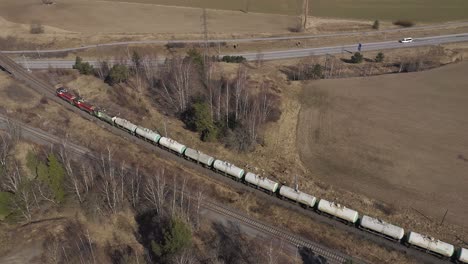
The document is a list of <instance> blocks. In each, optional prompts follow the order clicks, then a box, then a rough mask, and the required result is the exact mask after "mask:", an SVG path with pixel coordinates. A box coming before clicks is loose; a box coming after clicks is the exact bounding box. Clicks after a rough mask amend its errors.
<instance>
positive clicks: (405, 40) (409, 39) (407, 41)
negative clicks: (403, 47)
mask: <svg viewBox="0 0 468 264" xmlns="http://www.w3.org/2000/svg"><path fill="white" fill-rule="evenodd" d="M399 42H400V43H411V42H413V39H412V38H402V39H400V40H399Z"/></svg>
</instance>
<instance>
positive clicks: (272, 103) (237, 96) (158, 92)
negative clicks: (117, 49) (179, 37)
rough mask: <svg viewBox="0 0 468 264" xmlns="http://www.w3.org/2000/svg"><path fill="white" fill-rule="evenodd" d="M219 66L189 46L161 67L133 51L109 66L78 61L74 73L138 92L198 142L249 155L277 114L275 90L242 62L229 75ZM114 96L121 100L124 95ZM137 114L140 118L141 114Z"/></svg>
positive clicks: (278, 109) (276, 93)
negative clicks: (254, 76)
mask: <svg viewBox="0 0 468 264" xmlns="http://www.w3.org/2000/svg"><path fill="white" fill-rule="evenodd" d="M221 63H222V62H221V60H220V59H218V58H217V57H213V56H207V55H204V54H202V53H201V52H200V51H198V50H197V49H195V48H193V49H190V50H189V51H188V52H187V54H186V55H185V56H179V55H175V56H173V57H171V58H166V60H165V62H164V63H162V64H158V62H157V58H156V57H153V56H151V55H147V54H146V55H141V54H140V53H138V52H137V51H133V52H132V53H130V52H129V54H128V56H127V57H126V58H123V59H122V60H121V61H120V62H119V63H117V64H115V65H112V66H111V65H110V64H109V62H108V61H105V60H103V61H100V63H99V66H98V67H96V68H94V67H92V66H91V65H89V63H86V62H83V60H82V59H81V58H79V57H77V60H76V64H75V69H78V70H79V72H80V73H81V74H86V75H95V76H96V77H98V78H100V79H102V80H103V81H105V82H106V83H108V84H109V85H111V86H114V87H116V86H125V87H128V88H130V89H131V90H133V91H136V92H137V93H139V94H143V95H144V96H145V97H148V98H149V99H150V100H151V102H152V103H153V105H154V107H156V108H157V109H158V111H159V112H161V113H163V114H164V115H168V116H171V117H175V118H178V119H180V120H182V121H183V122H184V124H185V126H186V128H187V129H189V130H192V131H196V132H198V133H199V135H200V139H201V140H202V141H209V142H220V143H222V144H224V145H225V146H226V147H228V148H230V149H233V150H238V151H241V152H245V151H251V150H253V149H254V147H255V144H258V143H261V142H262V126H263V125H264V124H266V123H268V122H275V121H277V120H278V119H279V118H280V116H281V110H280V106H281V101H280V96H279V95H278V94H279V90H278V89H277V87H276V85H275V84H274V83H273V82H271V81H263V80H251V79H250V77H249V68H250V67H252V66H251V65H249V64H247V63H245V62H244V61H243V60H234V61H233V63H236V65H237V67H236V70H235V72H234V73H228V72H226V71H225V70H224V69H223V66H222V65H220V64H221ZM119 98H121V99H122V100H121V101H125V97H124V96H122V95H119ZM122 105H125V103H124V102H122ZM136 108H138V107H136ZM136 110H137V109H136ZM137 111H138V112H139V115H144V110H143V111H142V109H140V110H137Z"/></svg>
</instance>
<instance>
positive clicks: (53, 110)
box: [0, 86, 405, 262]
mask: <svg viewBox="0 0 468 264" xmlns="http://www.w3.org/2000/svg"><path fill="white" fill-rule="evenodd" d="M3 88H4V87H2V86H0V91H1V90H2V89H3ZM297 90H298V88H296V92H297ZM88 92H89V93H91V92H92V91H91V90H90V91H85V90H81V93H82V94H85V95H86V93H88ZM87 97H88V98H90V97H91V96H87ZM93 99H96V100H97V98H93ZM28 112H34V113H35V115H36V118H34V119H30V118H28V114H27V113H25V114H21V115H17V116H15V118H18V119H21V120H23V121H28V122H31V124H32V125H34V126H37V127H40V128H42V129H44V130H47V131H49V132H50V133H53V134H57V135H63V134H64V132H68V133H69V136H70V138H71V141H72V142H80V144H81V145H84V146H87V147H89V148H91V149H96V150H99V149H102V147H103V146H108V145H109V146H118V148H119V149H125V157H124V159H125V160H126V163H127V164H130V165H132V166H136V165H137V164H138V165H139V166H140V168H142V169H148V170H149V171H154V170H157V169H160V168H161V167H162V166H164V167H166V168H171V170H174V173H175V174H176V175H184V177H190V179H191V180H192V183H193V184H192V186H198V187H200V186H205V187H204V188H202V189H204V191H205V193H206V195H209V196H214V197H220V198H221V200H222V201H223V203H225V204H231V205H234V206H236V207H239V208H244V209H243V210H245V211H247V212H249V211H253V212H252V214H254V215H256V216H260V215H261V216H262V217H264V219H265V220H266V221H268V222H271V223H272V224H274V225H282V226H291V228H292V230H294V231H297V232H299V233H304V232H311V233H310V234H317V235H320V237H321V239H322V240H323V241H324V242H325V243H327V244H329V245H333V246H335V245H336V246H337V247H339V248H340V249H343V250H345V251H346V252H348V253H352V254H354V252H356V254H359V256H361V257H363V258H365V259H373V258H374V257H373V256H372V255H371V254H370V253H369V252H379V254H378V255H384V254H385V253H384V250H383V249H382V248H380V247H378V246H374V245H369V246H368V247H367V248H369V249H375V250H368V251H362V252H357V249H355V245H356V244H362V243H365V242H364V241H358V240H356V239H355V238H353V239H351V237H350V236H349V235H346V234H341V235H339V234H340V232H339V231H336V230H330V228H329V227H328V226H327V225H322V224H317V223H313V222H312V221H311V220H309V219H307V217H305V216H302V215H300V214H296V213H294V214H290V212H288V211H287V210H286V209H282V208H276V207H274V206H271V207H270V206H269V208H270V209H271V210H268V211H266V212H265V210H264V207H265V204H264V203H263V202H261V201H260V200H258V198H257V196H256V195H254V194H248V193H245V192H238V191H236V190H234V189H232V187H229V186H226V185H225V184H223V183H219V182H216V181H213V180H212V179H210V178H207V177H206V176H203V175H199V173H196V172H194V171H193V170H191V169H190V168H185V167H184V168H182V167H180V166H178V165H177V164H176V163H175V162H173V161H168V160H164V159H161V158H160V157H158V156H157V155H155V154H154V153H151V152H150V151H147V150H146V149H143V148H139V147H137V146H135V145H134V144H132V143H131V142H130V141H128V140H125V139H124V138H122V137H119V136H115V135H112V134H110V133H108V132H107V131H105V130H104V129H102V128H100V127H99V125H96V124H94V123H91V122H88V121H85V120H83V119H82V118H79V117H75V116H74V115H73V114H71V113H68V112H63V111H60V107H59V106H57V105H55V104H54V103H53V102H51V103H49V105H48V107H47V108H35V109H29V110H28ZM66 120H68V121H66ZM64 122H68V123H67V128H66V131H62V129H61V128H60V127H64ZM146 122H150V121H149V120H146ZM171 127H172V128H171V129H174V130H175V129H176V128H175V127H177V125H175V124H172V125H171ZM180 129H181V128H179V129H177V130H180ZM281 133H286V131H283V132H281ZM88 135H93V137H89V136H88ZM184 135H185V134H184ZM176 136H177V134H176ZM179 136H180V137H181V135H179ZM179 136H177V138H178V137H179ZM129 137H130V136H129ZM184 142H185V141H184ZM114 150H116V149H114ZM226 152H227V151H226ZM234 155H235V154H231V155H230V156H234ZM251 156H252V157H255V156H257V155H255V154H252V155H251ZM237 159H241V158H237ZM265 159H266V158H265ZM70 210H71V211H73V209H70ZM277 210H278V211H277ZM276 211H277V212H278V213H276ZM271 212H273V213H274V215H273V216H272V215H271ZM62 214H64V213H62ZM72 214H73V213H70V215H72ZM286 215H291V216H292V217H291V218H290V219H289V220H287V221H283V220H281V219H282V218H283V217H284V216H286ZM276 218H278V219H280V220H278V221H277V219H276ZM124 219H126V220H125V221H123V222H125V223H126V224H125V225H123V226H126V227H128V226H130V227H132V226H133V224H132V223H131V221H129V218H128V217H124ZM293 219H294V221H293ZM296 219H298V220H299V221H296ZM114 220H115V221H114ZM114 220H112V219H110V220H109V221H108V222H105V223H112V224H116V223H117V222H118V221H117V219H114ZM83 221H85V220H83ZM105 223H104V222H103V224H105ZM101 229H102V230H101ZM111 229H112V228H102V225H99V226H95V227H93V228H91V227H90V232H92V236H93V237H95V238H96V239H97V240H99V241H105V240H106V239H109V238H111V234H112V232H113V230H111ZM124 229H125V228H124ZM319 230H320V231H319ZM316 232H317V233H316ZM345 237H346V239H345ZM119 239H120V240H125V241H126V242H127V240H131V238H129V237H119ZM391 255H394V253H391ZM388 256H389V257H390V255H388ZM395 258H396V259H397V260H402V262H405V261H404V259H403V257H401V255H398V256H397V257H395Z"/></svg>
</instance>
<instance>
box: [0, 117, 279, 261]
mask: <svg viewBox="0 0 468 264" xmlns="http://www.w3.org/2000/svg"><path fill="white" fill-rule="evenodd" d="M20 135H21V129H20V128H19V127H18V126H16V125H15V124H14V123H9V127H8V129H7V131H6V133H0V216H2V217H1V218H0V233H1V234H2V237H3V239H0V243H1V244H2V249H1V250H0V260H1V257H2V255H4V254H7V253H9V252H10V251H12V250H13V249H14V247H15V245H16V244H19V245H21V244H22V243H26V242H25V241H21V240H19V238H15V237H16V236H17V235H15V234H16V233H17V230H21V228H27V227H28V226H33V225H38V224H40V223H47V222H52V223H53V222H54V221H58V222H59V223H60V225H56V224H54V225H53V226H55V227H56V228H58V226H60V227H61V229H60V228H59V229H60V231H57V230H56V228H50V229H45V230H41V232H40V233H39V234H36V235H35V236H37V237H41V236H42V237H43V239H42V241H41V249H42V252H43V253H42V254H41V256H40V260H39V262H40V263H177V264H189V263H201V262H203V263H279V262H278V261H280V260H279V259H278V255H275V254H273V253H271V252H273V250H266V249H265V247H268V245H267V246H265V245H261V244H260V243H259V241H257V240H255V239H252V238H249V237H246V236H245V235H244V234H242V233H241V232H240V230H239V227H238V226H237V225H236V224H234V223H232V224H230V225H227V226H226V225H223V224H218V223H212V224H210V223H209V222H206V221H204V220H203V219H201V218H200V210H201V204H202V202H203V200H204V199H209V198H208V197H209V194H208V193H206V190H204V189H203V188H202V187H200V186H198V185H197V184H196V182H193V180H192V179H191V178H189V177H183V176H182V175H181V174H179V173H177V172H174V171H173V170H171V169H169V168H166V167H165V166H160V169H159V170H157V171H151V172H148V171H147V170H146V169H144V168H139V167H131V166H129V164H127V163H126V162H125V161H124V160H121V159H119V158H118V157H117V156H116V149H113V148H111V147H108V148H107V149H106V150H105V151H104V152H103V153H101V154H96V155H94V154H88V155H86V156H81V157H76V155H75V154H73V151H72V149H71V148H70V147H69V145H68V143H67V142H66V140H65V141H64V142H63V143H62V144H56V145H51V146H49V147H47V146H44V147H42V146H38V145H33V148H31V149H29V150H28V151H27V154H26V156H25V158H24V160H21V159H18V158H17V157H16V156H15V151H16V150H17V147H18V146H19V145H22V144H25V142H24V141H23V140H21V139H20ZM78 216H80V217H78ZM111 219H116V220H115V221H111ZM1 220H3V221H1ZM93 225H98V226H102V228H98V229H110V230H111V231H110V232H111V233H112V234H111V235H110V238H106V239H102V238H100V237H99V236H100V235H101V236H102V234H98V232H96V231H95V230H94V231H93V229H90V227H91V226H93ZM105 226H107V227H105ZM90 230H91V231H90ZM7 237H9V238H10V239H9V240H5V239H6V238H7ZM35 239H38V238H35ZM269 246H270V247H271V245H269ZM268 252H270V253H269V254H268ZM272 254H273V255H272ZM0 262H1V261H0Z"/></svg>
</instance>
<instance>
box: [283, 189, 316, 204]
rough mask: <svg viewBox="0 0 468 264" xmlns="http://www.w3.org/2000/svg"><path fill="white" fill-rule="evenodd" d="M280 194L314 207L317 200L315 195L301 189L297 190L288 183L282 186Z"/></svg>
mask: <svg viewBox="0 0 468 264" xmlns="http://www.w3.org/2000/svg"><path fill="white" fill-rule="evenodd" d="M280 195H281V196H284V197H286V198H289V199H291V200H293V201H296V202H298V203H300V204H303V205H306V206H309V207H314V205H315V202H316V201H317V198H315V197H314V196H312V195H310V194H307V193H303V192H301V191H296V190H294V189H293V188H291V187H288V186H286V185H283V186H281V188H280Z"/></svg>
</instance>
